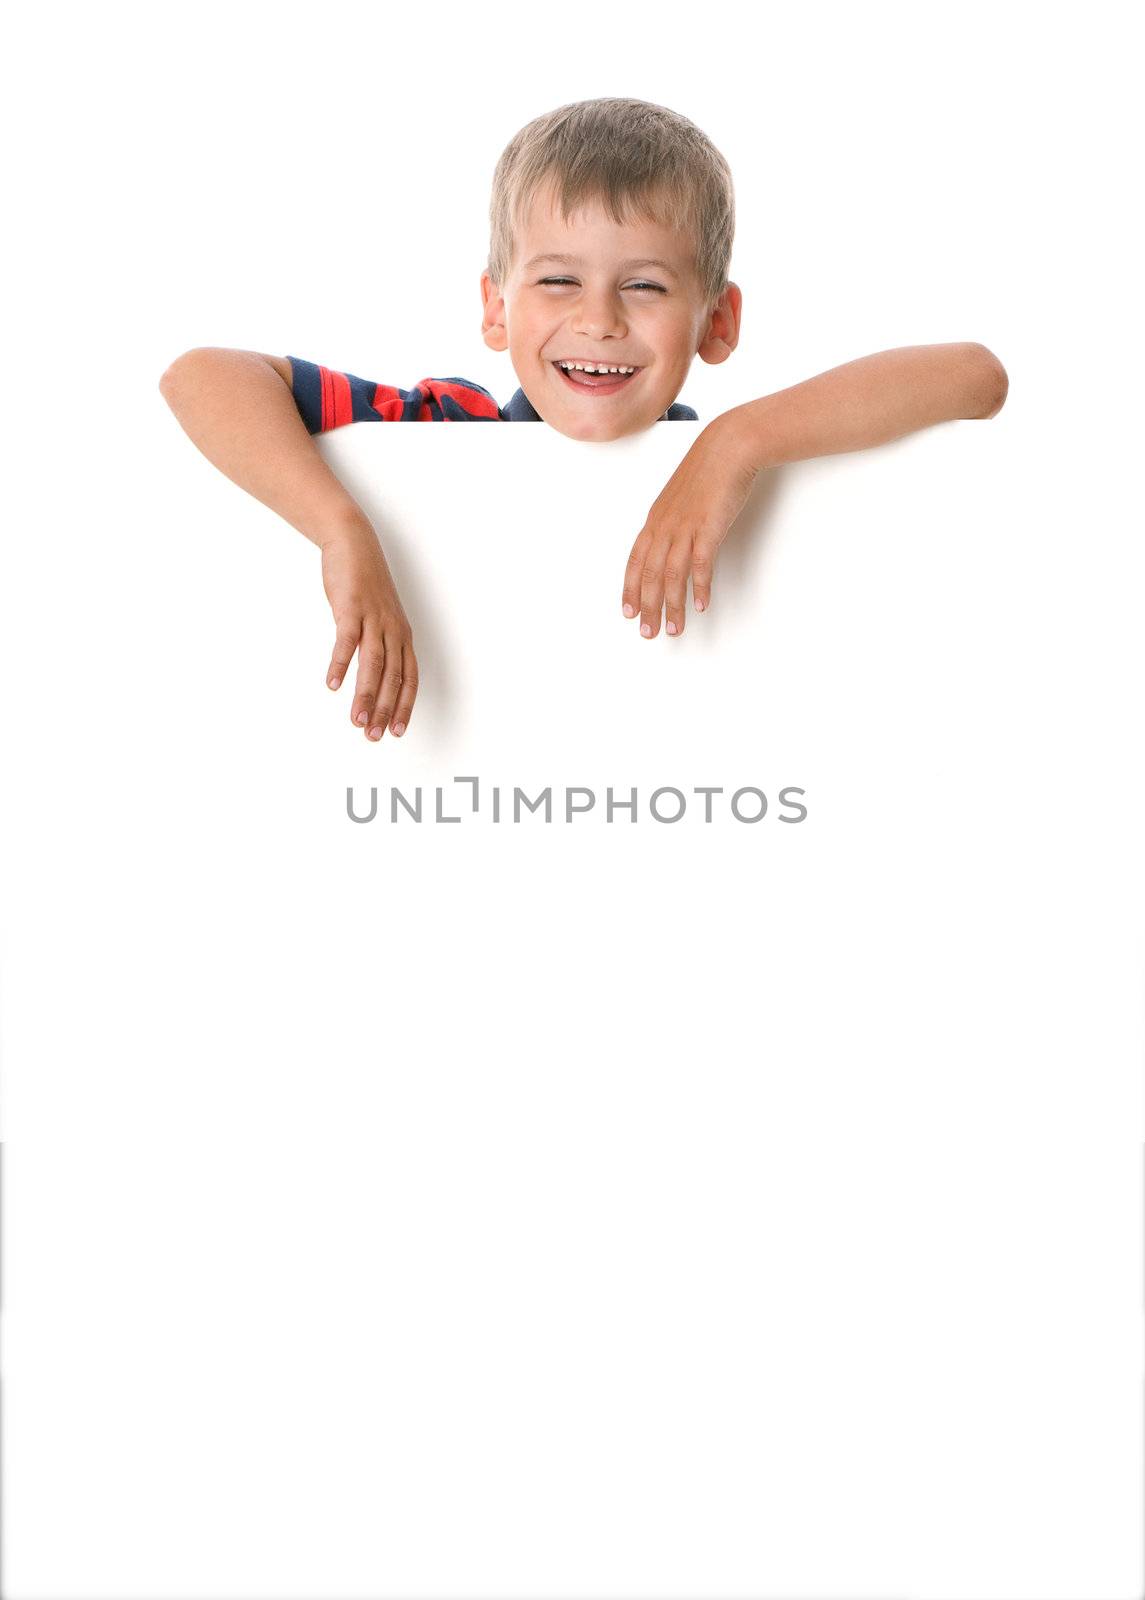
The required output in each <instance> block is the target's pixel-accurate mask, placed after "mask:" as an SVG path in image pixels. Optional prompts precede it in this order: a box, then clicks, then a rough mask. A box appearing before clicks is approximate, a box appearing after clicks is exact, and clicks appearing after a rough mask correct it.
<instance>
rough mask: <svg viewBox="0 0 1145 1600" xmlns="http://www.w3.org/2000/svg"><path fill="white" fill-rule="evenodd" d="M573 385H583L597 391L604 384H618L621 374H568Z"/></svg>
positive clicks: (621, 377) (622, 375)
mask: <svg viewBox="0 0 1145 1600" xmlns="http://www.w3.org/2000/svg"><path fill="white" fill-rule="evenodd" d="M568 376H569V377H570V378H571V379H572V381H573V382H574V383H583V384H585V385H586V387H587V388H589V389H599V388H601V387H602V385H604V384H606V383H620V382H621V380H622V379H623V377H624V374H623V373H622V372H569V374H568Z"/></svg>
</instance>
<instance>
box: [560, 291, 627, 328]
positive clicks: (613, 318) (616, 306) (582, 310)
mask: <svg viewBox="0 0 1145 1600" xmlns="http://www.w3.org/2000/svg"><path fill="white" fill-rule="evenodd" d="M570 331H571V332H573V333H581V334H584V336H585V337H586V338H588V339H599V338H602V337H603V336H604V335H605V334H623V333H624V331H625V325H624V316H623V308H622V306H621V304H620V301H619V299H618V298H617V297H616V296H614V295H611V294H606V293H598V294H595V295H590V294H585V295H583V296H582V298H581V299H580V300H579V301H578V303H577V307H576V310H575V311H574V313H573V318H572V327H571V330H570Z"/></svg>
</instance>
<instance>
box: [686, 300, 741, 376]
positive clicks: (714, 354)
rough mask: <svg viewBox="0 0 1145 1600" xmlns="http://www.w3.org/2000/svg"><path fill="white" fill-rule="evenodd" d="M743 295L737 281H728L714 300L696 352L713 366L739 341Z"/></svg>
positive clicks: (728, 354)
mask: <svg viewBox="0 0 1145 1600" xmlns="http://www.w3.org/2000/svg"><path fill="white" fill-rule="evenodd" d="M742 306H743V295H742V294H741V293H740V287H739V284H738V283H729V284H728V286H727V288H726V289H725V290H724V292H723V294H722V295H721V296H720V298H719V299H718V300H717V301H716V305H715V310H714V311H713V312H712V315H711V320H710V321H709V323H708V327H707V331H706V332H705V334H704V336H703V338H702V339H701V340H700V344H699V348H698V349H697V351H696V354H697V355H698V356H699V357H700V358H701V360H703V361H708V362H710V363H711V364H712V365H713V366H715V365H716V364H717V363H719V362H720V361H726V360H727V358H728V357H729V356H730V355H731V353H732V351H733V350H734V349H735V347H736V345H737V344H738V343H739V318H740V310H741V309H742Z"/></svg>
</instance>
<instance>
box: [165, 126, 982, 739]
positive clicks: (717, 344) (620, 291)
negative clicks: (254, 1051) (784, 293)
mask: <svg viewBox="0 0 1145 1600" xmlns="http://www.w3.org/2000/svg"><path fill="white" fill-rule="evenodd" d="M490 222H491V239H490V253H489V264H488V268H487V270H486V271H484V272H483V273H482V274H481V298H482V302H483V306H484V314H483V318H482V333H483V336H484V339H485V343H486V344H487V345H488V346H489V348H490V349H492V350H506V349H507V350H508V351H509V355H510V359H511V361H512V364H513V369H514V371H515V373H516V375H517V377H518V379H519V380H520V384H521V387H520V388H519V389H518V390H517V392H516V394H515V395H514V396H513V398H512V399H511V400H510V401H509V403H508V405H507V406H505V407H503V408H500V407H498V405H497V403H496V401H495V400H494V399H493V397H492V395H490V393H489V392H488V390H486V389H483V388H481V386H480V385H479V384H474V383H469V382H467V381H466V380H464V379H460V378H447V379H432V378H427V379H424V380H422V382H421V383H419V384H418V385H417V387H416V388H414V389H412V390H402V389H395V388H392V387H389V386H386V385H383V384H377V383H373V382H370V381H367V380H365V379H362V378H358V377H355V376H354V375H353V374H350V373H339V372H331V371H329V370H328V369H327V368H325V367H321V366H318V365H316V364H315V363H313V362H309V361H303V360H301V359H300V358H298V357H293V356H291V357H287V358H286V359H282V358H279V357H276V356H268V355H261V354H257V353H255V352H252V351H244V350H214V349H198V350H191V351H188V352H187V354H186V355H183V356H180V357H179V358H178V359H177V360H176V361H174V362H173V363H172V365H171V366H170V367H169V368H168V369H167V371H166V372H165V373H164V374H163V377H162V379H161V381H160V391H161V392H162V394H163V396H164V398H165V399H166V401H167V403H168V405H169V406H170V407H171V409H172V411H173V412H174V413H175V415H176V417H177V418H178V420H179V422H180V424H181V425H182V426H183V428H184V429H185V430H186V432H187V433H188V434H189V436H190V437H191V439H192V440H193V441H194V443H195V444H196V445H197V446H198V448H199V449H200V450H201V451H202V452H203V454H204V455H206V456H207V457H208V459H209V460H211V461H212V462H213V463H214V464H215V465H216V466H217V467H219V468H220V470H221V471H223V472H225V473H226V474H227V476H228V477H229V478H231V479H232V480H233V481H234V482H236V483H238V484H240V485H241V486H242V487H243V488H244V489H246V490H247V491H248V492H249V493H251V494H253V495H254V496H255V497H256V498H257V499H259V500H261V501H262V502H263V504H264V505H267V506H269V507H270V508H271V509H272V510H274V511H277V512H278V513H279V514H280V515H281V516H282V517H284V518H285V519H286V521H287V522H289V523H291V524H292V525H293V526H294V527H295V528H297V529H298V530H299V531H300V532H301V533H303V534H305V536H306V537H307V538H308V539H310V540H311V541H312V542H313V543H315V544H316V545H318V546H319V548H320V549H321V551H322V579H323V584H324V586H325V590H326V595H327V598H328V600H329V602H330V606H331V609H332V610H333V613H334V619H335V623H336V627H337V636H336V640H335V645H334V652H333V655H332V656H331V660H330V667H329V670H328V672H327V682H328V684H329V686H330V688H331V689H337V688H338V686H339V684H340V683H341V682H342V679H343V678H344V677H345V675H346V672H347V671H348V669H349V666H350V663H351V660H352V658H353V656H354V653H355V651H357V654H358V676H357V683H356V685H355V691H354V699H353V703H352V705H351V708H350V715H351V720H352V721H353V722H354V724H355V725H356V726H358V727H362V728H364V729H365V731H366V737H367V738H369V739H374V740H376V739H380V738H381V737H382V734H383V732H384V730H385V729H386V727H387V726H388V727H389V728H390V730H391V732H392V733H393V734H394V735H395V736H399V737H400V735H401V734H402V733H403V731H404V729H405V728H406V726H407V725H408V723H409V719H410V714H411V712H412V710H413V704H414V699H415V697H416V694H417V683H418V677H417V661H416V658H415V656H414V651H413V640H412V633H411V629H410V624H409V620H408V618H407V617H406V614H405V611H404V609H403V607H402V604H401V601H400V599H399V598H398V594H397V590H396V589H395V587H394V583H393V579H392V577H391V576H390V571H389V568H388V566H387V564H386V559H385V556H384V555H383V553H382V550H381V546H380V544H379V542H378V539H377V535H376V534H375V532H374V529H373V528H372V526H371V525H370V523H369V521H368V520H367V518H366V516H365V514H364V513H363V511H362V509H361V507H360V506H358V505H357V503H356V502H355V501H354V500H353V499H352V498H351V496H350V495H349V494H348V493H347V492H346V490H345V489H344V488H343V487H342V485H341V484H340V483H339V482H338V480H337V478H336V477H335V476H334V474H333V473H332V472H331V470H330V469H329V467H328V466H327V465H326V464H325V462H324V461H323V460H322V457H321V456H320V455H319V453H318V450H317V448H316V447H315V445H314V444H313V442H312V439H311V436H312V435H313V434H315V433H319V432H324V431H326V430H328V429H330V428H336V427H340V426H342V425H344V424H345V423H348V422H357V421H442V422H467V421H475V422H496V421H501V422H539V421H544V422H547V423H549V425H550V426H551V427H554V428H556V429H557V430H558V431H559V432H560V433H563V434H566V435H567V436H568V437H569V438H572V439H584V440H595V441H602V440H609V439H619V438H622V437H624V436H625V435H626V434H629V433H635V432H638V431H640V430H641V429H643V428H646V427H648V426H649V425H650V424H651V423H653V422H657V421H696V420H698V419H697V417H696V413H695V412H694V411H693V410H691V408H690V407H688V406H685V405H681V404H678V403H677V402H676V395H677V394H678V393H679V392H680V389H681V387H682V385H683V382H684V379H685V377H686V376H687V373H688V369H689V367H690V366H691V363H692V361H693V359H694V358H695V356H697V355H699V356H700V357H701V358H702V359H703V360H704V361H708V362H712V363H718V362H721V361H726V360H727V358H728V356H729V355H730V354H731V353H732V351H733V350H734V349H735V347H736V344H737V343H738V340H739V325H740V309H741V303H742V295H741V292H740V289H739V287H738V286H737V285H736V284H734V283H732V282H730V281H729V279H728V276H727V272H728V266H729V263H730V258H731V247H732V238H733V234H734V231H735V208H734V196H733V190H732V179H731V173H730V170H729V168H728V165H727V162H726V161H725V160H724V158H723V156H721V155H720V153H719V152H718V151H717V150H716V149H715V148H714V146H713V145H712V144H711V142H710V140H708V138H707V137H706V135H705V134H703V133H702V132H701V131H700V129H699V128H697V127H696V126H695V125H694V124H693V123H691V122H689V121H688V120H687V118H685V117H682V116H679V115H677V114H676V113H675V112H672V111H669V110H667V109H666V108H665V107H663V106H657V105H652V104H650V103H648V102H646V101H642V100H628V99H620V98H615V97H610V98H605V99H599V100H587V101H580V102H577V103H574V104H571V105H566V106H561V107H559V108H558V109H557V110H556V111H553V112H550V113H548V114H547V115H545V116H542V117H538V118H537V119H536V120H535V121H533V122H530V123H529V124H528V125H527V126H526V127H524V128H522V129H521V131H520V132H519V133H518V134H516V136H515V137H514V138H513V139H512V140H511V141H510V143H509V145H508V146H507V147H506V149H505V151H504V152H503V154H502V156H501V159H500V160H499V162H498V164H497V168H496V172H495V174H494V179H493V195H492V203H491V206H490ZM602 369H607V370H606V371H604V370H602ZM1007 388H1008V380H1007V376H1006V372H1005V369H1004V368H1003V366H1002V364H1001V362H1000V361H999V360H998V359H997V357H996V356H994V355H993V354H992V353H991V352H990V351H989V350H987V349H986V348H985V347H984V346H983V345H980V344H973V343H961V344H942V345H919V346H913V347H910V348H907V349H901V350H886V351H882V352H881V353H879V354H877V355H872V356H867V357H866V358H864V359H863V360H860V361H852V362H850V363H848V364H847V365H846V366H842V367H837V368H835V369H834V370H833V371H830V372H825V373H821V374H820V375H819V376H817V377H814V378H811V379H809V380H808V381H807V382H805V383H801V384H796V385H795V386H794V387H793V388H790V389H785V390H782V391H781V392H779V393H777V394H771V395H765V396H764V397H763V398H762V399H759V400H755V401H751V402H749V403H748V404H746V405H740V406H736V407H734V408H733V409H732V410H730V411H726V412H724V413H723V414H722V415H719V416H717V417H715V418H714V419H713V421H711V422H710V423H708V424H707V426H706V427H705V428H703V429H702V430H701V432H700V433H699V434H698V435H697V437H696V439H695V441H694V443H693V444H692V446H691V448H690V450H689V451H688V453H687V455H686V456H685V457H684V458H683V460H682V461H681V463H680V465H679V466H678V467H677V469H676V471H675V472H674V473H673V475H672V477H671V478H670V479H669V481H668V483H667V484H666V486H665V488H664V489H663V491H662V492H661V493H660V495H659V496H658V498H657V499H656V501H655V503H654V504H653V506H652V509H651V511H650V512H649V514H648V518H647V520H646V522H645V524H644V527H643V528H642V529H641V531H640V533H639V535H638V536H637V539H636V542H635V544H634V545H633V547H632V551H631V553H630V556H629V559H628V565H627V568H626V570H625V574H624V585H623V590H622V594H621V603H622V609H623V614H624V615H625V616H626V617H634V616H635V615H636V614H637V612H639V613H640V617H641V627H640V631H641V634H642V635H643V636H644V637H645V638H653V637H654V636H655V635H656V633H657V632H658V631H659V626H660V618H661V612H662V611H665V610H666V614H667V632H668V633H669V634H676V635H678V634H679V633H680V632H681V631H682V630H683V626H684V611H685V599H686V590H687V581H688V577H689V575H690V576H691V579H692V594H693V601H694V604H695V609H696V610H697V612H702V611H703V610H705V609H706V607H707V606H708V605H709V604H710V601H711V583H712V569H713V563H714V560H715V555H716V552H717V550H718V548H719V546H720V544H721V542H722V541H723V539H724V537H725V536H726V534H727V532H728V529H729V528H730V527H731V524H732V523H733V522H734V520H735V518H736V516H737V515H738V513H739V511H740V510H741V508H742V507H743V504H744V501H745V500H746V499H747V496H748V492H749V490H750V488H751V485H752V482H753V480H754V478H755V475H756V473H758V472H759V471H760V470H761V469H762V468H765V467H771V466H778V465H780V464H781V463H783V462H788V461H799V460H803V459H806V458H808V457H811V456H822V455H832V454H835V453H836V452H840V451H847V450H861V449H865V448H867V447H868V446H871V445H876V444H882V443H884V442H886V441H888V440H891V439H897V438H900V437H901V436H902V435H903V434H907V433H911V432H914V431H915V430H916V429H919V428H925V427H929V426H931V425H932V424H934V423H937V422H944V421H948V420H953V419H954V418H958V417H992V416H994V415H996V413H997V412H998V411H999V410H1000V409H1001V407H1002V404H1003V402H1004V400H1005V398H1006V393H1007Z"/></svg>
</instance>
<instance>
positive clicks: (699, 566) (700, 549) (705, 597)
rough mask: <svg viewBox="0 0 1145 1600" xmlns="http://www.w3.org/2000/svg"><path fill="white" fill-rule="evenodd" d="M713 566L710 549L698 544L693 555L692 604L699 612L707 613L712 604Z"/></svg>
mask: <svg viewBox="0 0 1145 1600" xmlns="http://www.w3.org/2000/svg"><path fill="white" fill-rule="evenodd" d="M712 565H713V562H712V551H711V549H710V547H709V546H708V545H705V544H698V545H697V546H696V548H695V550H694V551H693V553H692V604H693V605H694V606H695V608H696V610H697V611H706V610H707V609H708V607H709V606H710V605H711V603H712Z"/></svg>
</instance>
